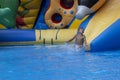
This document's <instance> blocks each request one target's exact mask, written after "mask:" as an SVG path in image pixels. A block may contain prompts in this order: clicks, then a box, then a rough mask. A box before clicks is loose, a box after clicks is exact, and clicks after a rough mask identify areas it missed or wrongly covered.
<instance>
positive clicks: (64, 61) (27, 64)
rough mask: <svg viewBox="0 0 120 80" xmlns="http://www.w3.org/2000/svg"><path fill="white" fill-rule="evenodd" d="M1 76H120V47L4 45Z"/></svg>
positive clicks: (11, 79)
mask: <svg viewBox="0 0 120 80" xmlns="http://www.w3.org/2000/svg"><path fill="white" fill-rule="evenodd" d="M0 80H120V51H119V50H118V51H108V52H96V53H89V52H85V51H84V49H81V50H79V49H77V48H74V46H73V45H66V44H64V45H54V46H13V47H10V46H9V47H0Z"/></svg>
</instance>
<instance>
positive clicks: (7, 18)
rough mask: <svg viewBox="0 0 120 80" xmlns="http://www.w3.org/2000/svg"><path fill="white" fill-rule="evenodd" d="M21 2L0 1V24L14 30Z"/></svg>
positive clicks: (14, 0) (12, 0)
mask: <svg viewBox="0 0 120 80" xmlns="http://www.w3.org/2000/svg"><path fill="white" fill-rule="evenodd" d="M18 5H19V0H0V24H2V25H4V26H6V28H8V29H10V28H14V27H15V25H16V14H17V9H18Z"/></svg>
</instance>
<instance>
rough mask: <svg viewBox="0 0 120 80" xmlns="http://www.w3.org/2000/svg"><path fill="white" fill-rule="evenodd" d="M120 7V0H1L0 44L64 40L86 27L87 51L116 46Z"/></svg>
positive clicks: (117, 44)
mask: <svg viewBox="0 0 120 80" xmlns="http://www.w3.org/2000/svg"><path fill="white" fill-rule="evenodd" d="M119 8H120V3H119V0H92V1H91V0H0V46H6V45H7V46H8V45H36V44H42V45H43V44H49V45H50V44H51V45H54V44H61V43H64V42H66V41H68V40H69V39H71V38H72V37H73V36H74V35H75V34H77V31H78V29H79V28H83V29H84V30H85V31H84V35H85V36H86V40H87V45H86V51H107V50H117V49H120V43H119V41H120V37H119V34H120V28H119V25H120V20H119V18H120V15H119V14H120V11H119ZM73 42H74V41H73Z"/></svg>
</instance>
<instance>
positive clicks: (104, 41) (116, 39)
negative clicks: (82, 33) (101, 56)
mask: <svg viewBox="0 0 120 80" xmlns="http://www.w3.org/2000/svg"><path fill="white" fill-rule="evenodd" d="M90 46H91V51H93V52H95V51H109V50H117V49H120V19H118V20H117V21H115V22H114V23H113V24H112V25H111V26H109V27H108V28H107V29H106V30H105V31H103V32H102V33H101V34H100V35H99V36H98V37H97V38H95V39H94V40H93V41H92V42H91V45H90Z"/></svg>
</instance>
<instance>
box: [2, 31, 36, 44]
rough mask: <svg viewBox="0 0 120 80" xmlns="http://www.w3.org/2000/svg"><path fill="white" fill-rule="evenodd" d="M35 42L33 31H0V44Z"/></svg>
mask: <svg viewBox="0 0 120 80" xmlns="http://www.w3.org/2000/svg"><path fill="white" fill-rule="evenodd" d="M28 41H36V35H35V30H10V29H9V30H0V42H28Z"/></svg>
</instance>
